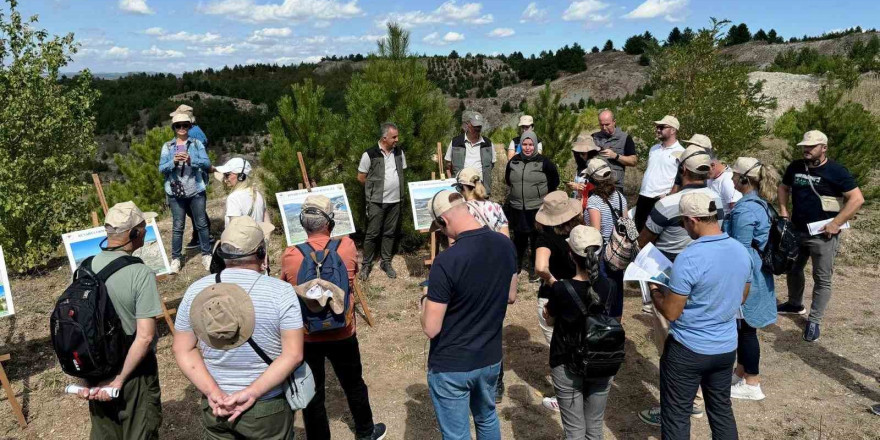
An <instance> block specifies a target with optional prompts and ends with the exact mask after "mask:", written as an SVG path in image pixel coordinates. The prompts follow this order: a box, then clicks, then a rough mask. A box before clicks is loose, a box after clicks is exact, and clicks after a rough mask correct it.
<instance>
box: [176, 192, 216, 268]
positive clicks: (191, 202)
mask: <svg viewBox="0 0 880 440" xmlns="http://www.w3.org/2000/svg"><path fill="white" fill-rule="evenodd" d="M166 198H167V200H168V206H170V207H171V217H172V219H173V222H172V226H171V258H172V259H174V258H181V256H182V255H183V252H182V251H183V228H184V227H185V226H186V212H187V210H190V211H192V216H193V227H194V228H195V230H196V232H198V234H199V248H201V251H202V255H211V235H210V233H209V231H208V212H207V211H205V202H206V201H207V196H206V195H205V193H204V192H200V193H198V194H196V195H194V196H192V197H189V198H180V199H179V198H176V197H171V196H166Z"/></svg>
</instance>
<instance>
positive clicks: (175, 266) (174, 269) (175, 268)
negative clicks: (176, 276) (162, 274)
mask: <svg viewBox="0 0 880 440" xmlns="http://www.w3.org/2000/svg"><path fill="white" fill-rule="evenodd" d="M182 265H183V262H182V261H180V258H175V259H173V260H171V270H169V271H168V273H178V272H180V266H182Z"/></svg>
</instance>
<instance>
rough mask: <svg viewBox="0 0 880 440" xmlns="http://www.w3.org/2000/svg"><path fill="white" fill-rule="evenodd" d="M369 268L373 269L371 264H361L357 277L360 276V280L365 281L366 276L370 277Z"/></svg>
mask: <svg viewBox="0 0 880 440" xmlns="http://www.w3.org/2000/svg"><path fill="white" fill-rule="evenodd" d="M371 270H373V265H371V264H365V265H363V266H361V273H360V275H358V278H360V279H361V281H366V280H367V279H368V278H370V271H371Z"/></svg>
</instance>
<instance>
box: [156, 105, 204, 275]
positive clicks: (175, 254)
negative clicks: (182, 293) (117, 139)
mask: <svg viewBox="0 0 880 440" xmlns="http://www.w3.org/2000/svg"><path fill="white" fill-rule="evenodd" d="M191 127H192V118H191V117H190V116H189V115H188V114H186V113H178V114H176V115H174V117H173V118H172V119H171V128H172V129H173V130H174V134H175V138H174V139H172V140H170V141H168V142H166V143H165V145H163V146H162V153H161V154H160V156H159V171H160V172H162V174H163V175H164V176H165V194H166V199H167V201H168V206H170V207H171V216H172V218H173V223H172V229H171V231H172V232H171V273H177V272H179V271H180V266H181V265H182V263H183V262H182V258H183V252H182V250H183V228H184V226H185V224H186V212H187V211H188V210H191V211H192V216H193V226H194V227H195V229H196V232H197V233H198V235H199V248H200V249H201V251H202V264H203V265H204V266H205V270H208V268H209V267H210V265H211V237H210V234H209V231H208V213H207V211H206V209H205V203H206V201H207V196H206V194H205V181H204V176H205V175H206V174H207V173H208V171H209V169H210V168H211V160H210V159H209V158H208V153H207V152H206V151H205V146H204V145H202V143H201V142H199V141H198V140H197V139H194V138H191V137H189V129H190V128H191Z"/></svg>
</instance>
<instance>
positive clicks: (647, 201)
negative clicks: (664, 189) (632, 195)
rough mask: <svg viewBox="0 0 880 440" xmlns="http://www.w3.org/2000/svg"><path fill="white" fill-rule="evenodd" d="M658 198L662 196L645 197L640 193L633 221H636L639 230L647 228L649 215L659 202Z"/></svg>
mask: <svg viewBox="0 0 880 440" xmlns="http://www.w3.org/2000/svg"><path fill="white" fill-rule="evenodd" d="M657 200H660V197H645V196H643V195H639V198H638V200H636V215H635V216H634V217H635V218H633V222H635V224H636V229H638V230H639V232H642V229H644V228H645V223H646V222H647V221H648V215H649V214H651V210H652V209H654V204H655V203H657Z"/></svg>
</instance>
